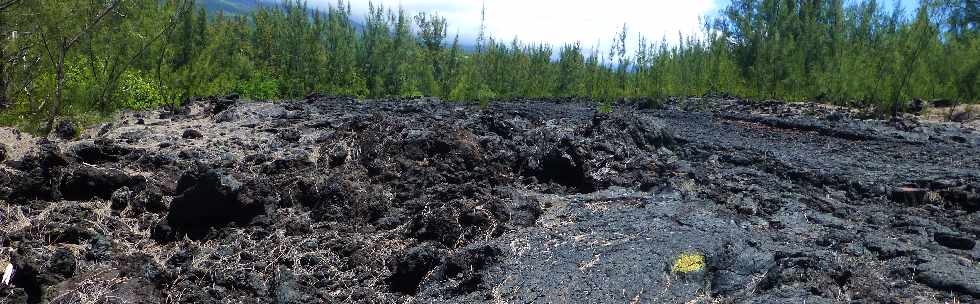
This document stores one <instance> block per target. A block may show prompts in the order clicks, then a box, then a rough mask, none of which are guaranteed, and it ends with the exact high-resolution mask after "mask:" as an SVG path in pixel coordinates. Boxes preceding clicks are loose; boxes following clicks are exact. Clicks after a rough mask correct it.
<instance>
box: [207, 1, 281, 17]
mask: <svg viewBox="0 0 980 304" xmlns="http://www.w3.org/2000/svg"><path fill="white" fill-rule="evenodd" d="M275 3H277V2H272V1H268V0H199V1H198V2H197V4H198V5H199V6H201V7H204V9H206V10H208V12H212V13H213V12H219V11H221V12H225V13H228V14H235V15H243V14H247V13H248V12H251V11H252V10H254V9H255V8H257V7H259V6H260V5H272V4H275Z"/></svg>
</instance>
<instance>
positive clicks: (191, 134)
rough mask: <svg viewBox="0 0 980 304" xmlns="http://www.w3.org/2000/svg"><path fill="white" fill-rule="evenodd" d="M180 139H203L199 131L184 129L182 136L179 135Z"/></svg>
mask: <svg viewBox="0 0 980 304" xmlns="http://www.w3.org/2000/svg"><path fill="white" fill-rule="evenodd" d="M181 137H183V138H184V139H198V138H201V137H204V134H201V131H198V130H194V129H185V130H184V134H183V135H181Z"/></svg>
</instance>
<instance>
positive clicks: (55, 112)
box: [44, 41, 68, 133]
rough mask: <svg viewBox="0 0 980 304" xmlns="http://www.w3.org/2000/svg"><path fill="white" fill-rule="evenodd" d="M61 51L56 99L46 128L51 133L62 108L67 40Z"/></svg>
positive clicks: (56, 72)
mask: <svg viewBox="0 0 980 304" xmlns="http://www.w3.org/2000/svg"><path fill="white" fill-rule="evenodd" d="M59 51H60V53H58V62H57V63H56V65H55V79H56V82H57V83H56V85H55V88H54V101H53V102H52V103H51V109H50V111H48V125H47V127H46V128H45V129H44V132H45V133H51V130H54V121H55V119H56V118H57V117H58V114H59V112H60V110H61V98H62V92H61V91H62V88H64V84H65V53H67V52H68V48H67V44H66V43H65V41H62V43H61V49H60V50H59Z"/></svg>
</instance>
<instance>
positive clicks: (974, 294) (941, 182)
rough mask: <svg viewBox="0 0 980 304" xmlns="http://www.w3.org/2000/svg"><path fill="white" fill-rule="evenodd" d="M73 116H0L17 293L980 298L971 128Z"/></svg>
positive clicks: (616, 113) (488, 117)
mask: <svg viewBox="0 0 980 304" xmlns="http://www.w3.org/2000/svg"><path fill="white" fill-rule="evenodd" d="M62 133H67V134H65V135H67V136H64V137H63V138H62V137H58V136H51V137H50V138H35V137H33V136H31V135H29V134H26V133H20V132H17V131H16V130H14V129H0V143H2V144H0V162H2V164H0V247H2V249H0V262H7V261H9V263H10V264H11V265H12V266H13V267H12V268H13V275H12V276H11V280H10V284H0V303H47V302H50V303H978V302H980V264H978V261H980V248H978V247H977V246H976V240H977V239H978V238H980V213H978V212H977V211H978V210H980V149H978V147H980V131H977V130H976V129H974V128H973V127H971V126H970V125H963V124H952V123H936V122H927V121H919V120H917V119H916V118H915V117H914V116H902V117H899V118H894V119H891V120H874V119H865V115H864V114H862V113H861V112H860V111H856V110H850V109H846V108H838V107H830V106H823V105H817V104H809V103H777V102H747V101H740V100H735V99H726V98H720V97H719V98H715V97H712V98H694V99H688V100H679V101H676V102H670V103H667V104H665V105H662V106H656V107H639V106H636V105H634V104H618V105H616V106H614V107H613V110H612V111H611V112H610V113H603V111H599V109H598V108H597V106H596V105H595V104H594V103H584V102H577V101H574V100H552V101H508V102H495V103H490V104H489V105H487V106H484V107H481V106H480V105H477V104H465V103H451V102H442V101H438V100H432V99H418V100H367V101H364V100H354V99H351V98H344V97H331V96H319V95H311V96H310V97H307V98H306V99H303V100H292V101H280V102H269V101H245V100H238V99H237V98H235V97H234V96H229V97H211V98H199V99H194V100H192V101H191V102H189V103H187V104H186V105H184V106H182V107H174V108H169V109H160V110H154V111H147V112H130V113H124V114H120V115H119V117H118V118H117V119H115V120H114V121H113V122H111V123H106V124H103V125H101V126H95V127H92V128H89V129H86V130H82V131H81V132H80V133H81V135H80V136H77V137H75V136H71V135H72V134H71V132H62ZM2 264H3V265H6V263H2ZM3 265H0V267H2V266H3Z"/></svg>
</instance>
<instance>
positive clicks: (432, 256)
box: [388, 245, 442, 294]
mask: <svg viewBox="0 0 980 304" xmlns="http://www.w3.org/2000/svg"><path fill="white" fill-rule="evenodd" d="M441 255H442V253H441V252H440V251H439V249H437V248H435V247H434V246H431V245H422V246H419V247H415V248H412V249H409V250H408V252H406V253H405V255H404V256H402V257H401V258H399V260H398V262H397V264H396V265H395V271H394V273H392V275H391V277H390V278H388V284H389V285H390V286H391V289H392V290H394V291H396V292H400V293H404V294H415V293H417V292H418V288H419V284H421V282H422V279H423V278H425V275H426V274H428V273H429V271H432V269H434V268H435V267H436V266H438V265H439V263H440V256H441Z"/></svg>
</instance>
